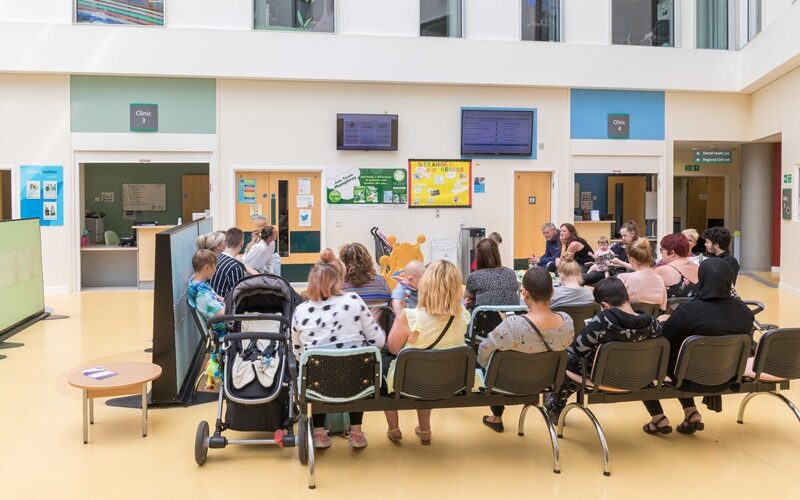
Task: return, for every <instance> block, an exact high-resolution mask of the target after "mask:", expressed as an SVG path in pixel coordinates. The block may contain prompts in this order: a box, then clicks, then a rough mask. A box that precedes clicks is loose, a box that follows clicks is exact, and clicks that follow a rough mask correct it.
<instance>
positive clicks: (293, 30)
mask: <svg viewBox="0 0 800 500" xmlns="http://www.w3.org/2000/svg"><path fill="white" fill-rule="evenodd" d="M164 1H166V0H164ZM257 1H258V0H252V1H251V5H252V8H251V9H250V20H251V26H250V30H251V31H254V32H256V33H263V32H270V31H274V32H276V33H314V34H316V35H320V34H321V35H336V34H338V33H339V9H338V8H337V7H336V4H337V0H331V1H332V2H333V31H314V30H303V29H296V28H292V27H289V26H284V27H282V28H275V29H267V28H257V27H256V2H257ZM289 1H295V0H289Z"/></svg>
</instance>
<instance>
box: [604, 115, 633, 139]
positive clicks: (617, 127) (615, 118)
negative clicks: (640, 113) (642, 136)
mask: <svg viewBox="0 0 800 500" xmlns="http://www.w3.org/2000/svg"><path fill="white" fill-rule="evenodd" d="M630 136H631V117H630V115H627V114H622V113H615V114H609V115H608V137H609V138H610V139H627V138H628V137H630Z"/></svg>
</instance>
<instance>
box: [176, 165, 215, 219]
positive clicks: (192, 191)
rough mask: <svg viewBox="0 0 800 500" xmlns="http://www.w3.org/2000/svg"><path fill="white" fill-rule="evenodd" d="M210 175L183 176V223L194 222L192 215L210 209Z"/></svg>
mask: <svg viewBox="0 0 800 500" xmlns="http://www.w3.org/2000/svg"><path fill="white" fill-rule="evenodd" d="M208 186H209V183H208V175H205V174H184V175H182V176H181V188H182V194H183V200H182V206H181V216H182V217H183V221H184V222H186V221H190V220H192V214H196V213H203V212H205V211H206V210H208V209H209V208H210V206H209V189H208Z"/></svg>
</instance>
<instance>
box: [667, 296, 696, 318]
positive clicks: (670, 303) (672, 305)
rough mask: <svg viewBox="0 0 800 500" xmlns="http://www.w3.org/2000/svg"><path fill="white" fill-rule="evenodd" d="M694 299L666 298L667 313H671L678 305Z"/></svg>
mask: <svg viewBox="0 0 800 500" xmlns="http://www.w3.org/2000/svg"><path fill="white" fill-rule="evenodd" d="M692 300H694V297H672V298H671V299H669V300H667V314H669V315H672V313H674V312H675V311H676V310H677V309H678V308H679V307H680V306H682V305H683V304H686V303H689V302H691V301H692Z"/></svg>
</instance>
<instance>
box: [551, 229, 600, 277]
mask: <svg viewBox="0 0 800 500" xmlns="http://www.w3.org/2000/svg"><path fill="white" fill-rule="evenodd" d="M559 231H560V232H561V234H560V235H559V241H560V242H561V255H564V254H565V253H571V254H572V255H573V257H574V259H575V262H577V263H578V265H580V266H581V269H586V268H587V267H586V264H590V265H591V264H593V263H594V258H593V257H592V256H591V255H590V254H592V253H593V250H592V247H591V245H589V242H587V241H586V240H584V239H583V238H581V237H580V236H578V231H577V229H575V226H573V225H572V224H561V228H560V229H559ZM559 264H561V257H559V258H557V259H556V268H557V267H558V266H559Z"/></svg>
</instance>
